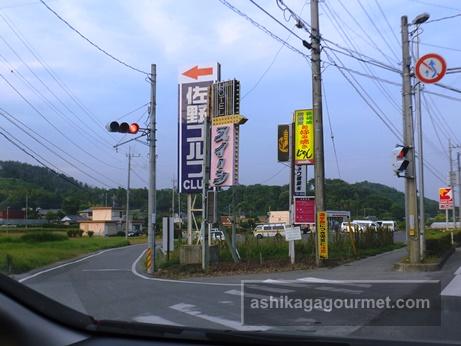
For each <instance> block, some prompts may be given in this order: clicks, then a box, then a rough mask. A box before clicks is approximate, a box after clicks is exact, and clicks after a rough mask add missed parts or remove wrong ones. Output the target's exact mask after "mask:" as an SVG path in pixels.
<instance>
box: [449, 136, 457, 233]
mask: <svg viewBox="0 0 461 346" xmlns="http://www.w3.org/2000/svg"><path fill="white" fill-rule="evenodd" d="M453 148H456V146H454V145H452V144H451V139H448V159H449V160H450V172H449V173H448V181H449V185H450V187H451V194H452V196H453V211H452V212H453V229H455V228H456V199H455V182H454V181H453V160H452V158H451V151H452V149H453Z"/></svg>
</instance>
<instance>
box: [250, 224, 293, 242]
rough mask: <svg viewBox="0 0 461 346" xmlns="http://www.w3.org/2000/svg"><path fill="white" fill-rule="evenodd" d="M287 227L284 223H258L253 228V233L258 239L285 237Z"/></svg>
mask: <svg viewBox="0 0 461 346" xmlns="http://www.w3.org/2000/svg"><path fill="white" fill-rule="evenodd" d="M285 229H286V225H285V224H283V223H271V224H265V225H257V226H256V228H255V229H254V230H253V235H254V236H255V238H258V239H262V238H267V237H285Z"/></svg>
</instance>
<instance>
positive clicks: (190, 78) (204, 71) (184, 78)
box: [179, 64, 219, 83]
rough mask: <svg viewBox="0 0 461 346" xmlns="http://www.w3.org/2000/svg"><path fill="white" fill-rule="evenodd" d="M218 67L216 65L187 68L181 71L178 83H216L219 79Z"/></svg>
mask: <svg viewBox="0 0 461 346" xmlns="http://www.w3.org/2000/svg"><path fill="white" fill-rule="evenodd" d="M218 71H219V67H218V66H217V64H202V65H194V66H188V67H185V68H183V69H181V73H180V76H179V82H180V83H192V82H205V81H216V80H218V79H219V76H218Z"/></svg>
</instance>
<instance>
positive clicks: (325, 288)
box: [314, 286, 363, 294]
mask: <svg viewBox="0 0 461 346" xmlns="http://www.w3.org/2000/svg"><path fill="white" fill-rule="evenodd" d="M314 289H316V290H319V291H329V292H341V293H349V294H360V293H363V291H362V290H349V289H347V288H336V287H329V286H317V287H314Z"/></svg>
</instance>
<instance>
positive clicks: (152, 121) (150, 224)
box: [147, 64, 157, 274]
mask: <svg viewBox="0 0 461 346" xmlns="http://www.w3.org/2000/svg"><path fill="white" fill-rule="evenodd" d="M150 68H151V73H150V85H151V92H150V107H149V130H150V133H149V136H148V139H149V173H150V174H149V195H148V203H147V234H148V237H147V250H148V251H147V263H148V266H147V272H148V273H149V274H153V273H154V268H155V267H154V261H155V226H156V218H157V196H156V184H155V180H156V174H157V171H156V164H157V154H156V107H157V66H156V65H155V64H152V65H151V67H150Z"/></svg>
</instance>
